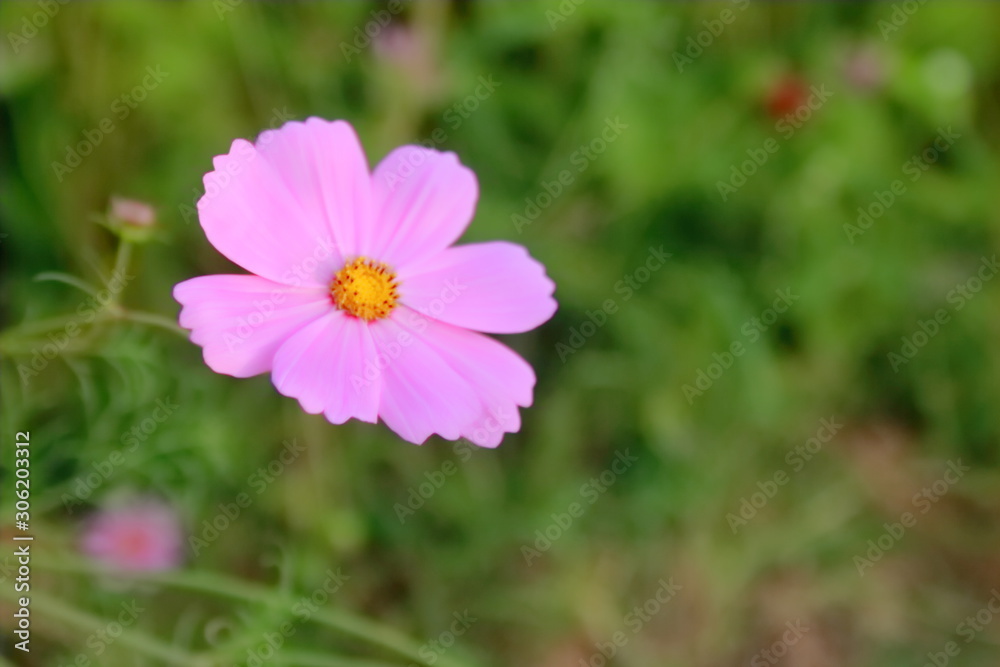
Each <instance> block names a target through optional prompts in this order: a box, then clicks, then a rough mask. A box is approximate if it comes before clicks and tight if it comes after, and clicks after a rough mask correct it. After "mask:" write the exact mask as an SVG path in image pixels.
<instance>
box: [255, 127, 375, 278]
mask: <svg viewBox="0 0 1000 667" xmlns="http://www.w3.org/2000/svg"><path fill="white" fill-rule="evenodd" d="M256 146H257V150H258V151H260V154H261V155H263V156H264V157H265V158H266V159H267V161H268V162H270V163H271V164H272V165H273V166H274V168H275V171H277V172H278V173H279V174H280V175H281V177H282V180H283V182H284V183H285V185H286V186H287V188H288V191H289V192H291V193H292V195H293V196H294V197H295V198H296V199H297V200H298V202H299V204H301V206H302V209H303V210H304V211H305V212H306V213H308V214H310V215H312V216H315V217H316V219H317V220H320V221H323V222H325V225H326V226H325V228H326V229H328V230H332V232H333V237H334V239H335V241H336V245H337V248H338V249H339V256H340V258H341V259H343V258H345V257H351V256H353V255H355V254H357V247H358V235H359V234H361V233H367V232H368V230H370V229H371V227H372V218H373V214H372V194H371V176H370V175H369V173H368V160H367V158H366V157H365V153H364V150H363V149H362V148H361V142H360V141H359V140H358V135H357V134H356V133H355V132H354V128H353V127H351V125H350V124H349V123H347V122H345V121H342V120H335V121H327V120H323V119H322V118H315V117H313V118H308V119H306V121H305V122H299V121H291V122H289V123H285V124H284V125H282V126H281V128H279V129H277V130H268V131H266V132H262V133H261V135H260V137H258V138H257V144H256ZM314 222H315V221H314ZM341 263H342V262H341ZM337 268H338V269H339V268H340V267H339V266H338V267H337Z"/></svg>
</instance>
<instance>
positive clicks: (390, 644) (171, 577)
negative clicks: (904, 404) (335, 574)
mask: <svg viewBox="0 0 1000 667" xmlns="http://www.w3.org/2000/svg"><path fill="white" fill-rule="evenodd" d="M36 565H37V566H38V567H39V568H40V569H48V570H53V571H59V572H73V573H87V574H101V573H105V570H103V569H101V568H100V567H97V566H94V565H92V564H88V563H79V562H75V561H74V562H71V561H64V560H49V559H45V560H38V561H36ZM135 578H136V579H137V580H142V581H147V582H150V583H154V584H159V585H162V586H169V587H174V588H182V589H187V590H193V591H200V592H202V593H208V594H212V595H218V596H221V597H227V598H233V599H236V600H243V601H245V602H254V603H261V604H274V603H275V601H276V598H278V597H280V598H283V600H282V603H287V604H294V603H295V601H296V600H295V598H294V597H288V596H286V595H285V594H284V593H276V592H275V591H273V590H271V589H269V588H266V587H264V586H259V585H256V584H250V583H247V582H244V581H240V580H237V579H232V578H229V577H226V576H224V575H221V574H219V573H217V572H204V571H202V572H199V571H191V570H188V571H181V572H170V573H154V574H143V575H136V576H135ZM310 620H311V621H313V622H314V623H318V624H320V625H324V626H326V627H328V628H331V629H333V630H337V631H339V632H342V633H344V634H347V635H351V636H353V637H356V638H358V639H361V640H363V641H365V642H368V643H369V644H373V645H375V646H381V647H382V648H385V649H387V650H389V651H391V652H393V653H395V654H397V655H399V656H402V657H405V658H406V659H408V660H412V661H415V662H417V663H418V664H421V665H426V664H428V663H427V662H426V661H425V660H424V659H423V658H422V657H421V656H420V655H419V653H418V651H419V648H420V647H419V646H416V645H415V644H414V642H413V641H411V640H410V639H408V638H406V637H405V636H403V635H400V634H399V633H397V632H395V631H394V630H392V629H389V628H386V627H384V626H381V625H379V624H377V623H373V622H371V621H369V620H367V619H365V618H361V617H358V616H355V615H353V614H350V613H348V612H344V611H332V610H328V609H320V610H319V611H317V612H316V613H314V614H313V615H312V616H311V617H310ZM435 664H438V665H441V666H443V667H449V666H450V667H459V666H460V665H461V663H459V662H456V661H453V660H452V659H450V658H446V657H445V656H438V659H437V661H436V662H435Z"/></svg>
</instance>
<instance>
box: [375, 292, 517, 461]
mask: <svg viewBox="0 0 1000 667" xmlns="http://www.w3.org/2000/svg"><path fill="white" fill-rule="evenodd" d="M372 333H373V334H374V336H375V341H376V345H377V346H378V348H379V350H380V352H383V353H384V356H383V357H382V358H381V361H382V362H383V363H381V364H380V366H381V368H382V371H381V377H382V396H381V402H380V406H379V415H380V416H381V417H382V418H383V419H384V420H385V422H386V424H387V425H388V426H389V427H390V428H391V429H392V430H393V431H395V432H396V433H398V434H399V435H400V436H401V437H403V438H404V439H406V440H409V441H410V442H414V443H417V444H420V443H422V442H423V441H424V440H426V439H427V438H428V437H429V436H430V435H431V434H433V433H437V434H438V435H440V436H442V437H444V438H448V439H451V440H454V439H457V438H459V437H461V436H464V437H467V438H469V439H470V440H472V441H473V442H475V443H476V444H479V445H482V446H486V447H495V446H496V445H498V444H499V443H500V440H501V439H502V437H503V434H504V433H505V432H513V431H516V430H518V429H519V428H520V416H519V414H518V411H517V406H518V405H521V406H528V405H530V404H531V399H532V388H533V386H534V383H535V375H534V372H533V371H532V370H531V367H530V366H529V365H528V364H527V363H526V362H525V361H524V360H523V359H521V358H520V357H519V356H517V355H516V354H515V353H514V352H512V351H511V350H509V349H508V348H506V347H505V346H503V345H502V344H500V343H498V342H497V341H495V340H492V339H491V338H488V337H486V336H483V335H481V334H478V333H475V332H472V331H466V330H464V329H459V328H457V327H453V326H450V325H448V324H443V323H441V322H437V321H435V320H433V319H431V318H427V317H424V316H422V315H420V314H419V313H417V312H415V311H413V310H411V309H409V308H406V307H405V306H402V307H399V308H397V309H396V311H395V312H394V313H393V316H392V317H391V318H389V319H386V320H382V321H380V322H378V323H377V324H376V325H375V326H373V327H372Z"/></svg>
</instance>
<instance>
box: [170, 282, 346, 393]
mask: <svg viewBox="0 0 1000 667" xmlns="http://www.w3.org/2000/svg"><path fill="white" fill-rule="evenodd" d="M174 298H175V299H176V300H177V301H179V302H180V303H181V305H182V306H183V308H182V309H181V314H180V325H181V326H182V327H184V328H185V329H191V341H192V342H194V343H197V344H198V345H201V346H202V347H203V348H204V356H205V363H206V364H208V366H209V368H211V369H212V370H213V371H215V372H216V373H225V374H226V375H234V376H236V377H250V376H251V375H257V374H259V373H264V372H266V371H269V370H271V362H272V360H273V359H274V355H275V353H276V352H277V350H278V347H279V346H280V345H281V344H282V343H283V342H284V340H285V339H286V338H287V337H288V336H290V335H291V334H292V333H294V332H295V331H297V330H298V329H300V328H301V327H303V326H304V325H306V324H308V323H309V322H311V321H312V320H314V319H316V318H318V317H319V316H321V315H322V314H323V313H327V312H330V311H331V310H332V309H333V308H334V306H333V304H332V303H331V302H330V296H329V294H328V293H327V292H326V290H325V289H318V288H306V287H299V288H296V287H289V286H287V285H282V284H279V283H275V282H272V281H270V280H265V279H264V278H260V277H258V276H246V275H228V276H227V275H220V276H201V277H199V278H192V279H191V280H185V281H184V282H182V283H179V284H178V285H176V286H175V287H174Z"/></svg>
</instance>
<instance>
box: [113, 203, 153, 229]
mask: <svg viewBox="0 0 1000 667" xmlns="http://www.w3.org/2000/svg"><path fill="white" fill-rule="evenodd" d="M111 218H112V219H113V220H116V221H118V222H121V223H123V224H126V225H132V226H133V227H152V226H153V224H154V223H155V222H156V210H155V209H154V208H153V207H152V206H150V205H149V204H147V203H146V202H143V201H138V200H136V199H125V198H124V197H112V198H111Z"/></svg>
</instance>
